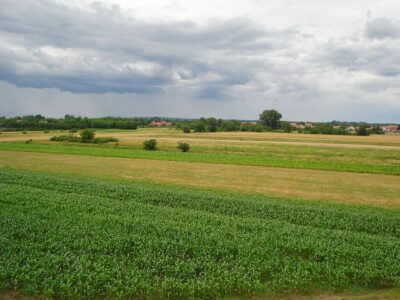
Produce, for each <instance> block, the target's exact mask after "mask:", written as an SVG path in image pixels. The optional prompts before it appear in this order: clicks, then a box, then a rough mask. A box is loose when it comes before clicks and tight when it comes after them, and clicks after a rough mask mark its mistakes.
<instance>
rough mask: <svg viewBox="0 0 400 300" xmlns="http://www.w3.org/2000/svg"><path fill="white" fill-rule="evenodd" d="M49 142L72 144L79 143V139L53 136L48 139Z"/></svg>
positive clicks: (69, 136)
mask: <svg viewBox="0 0 400 300" xmlns="http://www.w3.org/2000/svg"><path fill="white" fill-rule="evenodd" d="M50 141H52V142H72V143H78V142H80V138H78V137H77V136H71V135H60V136H53V137H51V138H50Z"/></svg>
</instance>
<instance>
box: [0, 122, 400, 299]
mask: <svg viewBox="0 0 400 300" xmlns="http://www.w3.org/2000/svg"><path fill="white" fill-rule="evenodd" d="M61 134H64V133H62V132H51V133H46V134H45V133H37V132H28V133H27V134H21V133H16V132H14V133H3V134H2V135H0V186H1V189H0V195H1V196H0V208H1V209H0V216H1V217H0V283H1V285H2V286H1V288H2V289H3V290H5V291H19V292H21V293H23V294H25V295H40V296H43V297H46V296H47V297H61V298H63V297H64V298H65V297H66V298H70V297H78V298H79V297H83V298H94V297H108V298H114V297H143V298H145V297H150V298H167V297H168V298H173V299H176V298H220V297H235V296H246V297H250V296H257V297H261V298H263V297H275V296H276V297H291V295H314V296H315V297H317V296H318V295H325V294H329V295H331V294H335V295H339V294H344V293H352V291H358V292H357V293H360V294H361V295H364V294H365V295H368V294H369V293H372V295H379V294H380V293H381V294H382V295H386V296H387V298H389V297H392V298H393V299H395V298H398V297H399V296H400V291H399V288H400V264H399V263H398V262H399V261H400V184H399V183H400V136H399V135H384V136H369V137H353V136H335V137H332V136H330V137H328V136H324V135H306V134H302V135H300V134H281V133H242V132H229V133H228V132H225V133H202V134H200V133H196V134H194V133H191V134H182V133H181V132H180V131H176V130H173V129H139V130H137V131H123V130H112V131H111V130H105V131H98V132H97V133H96V134H97V136H112V137H116V138H118V139H119V142H118V144H115V143H110V144H105V145H89V144H78V143H62V142H50V141H49V140H48V139H49V138H50V137H51V136H53V135H61ZM30 138H31V139H32V140H33V143H29V144H26V143H25V142H24V141H25V140H27V139H30ZM149 138H156V139H157V141H158V145H159V148H158V150H157V151H144V150H142V142H143V141H144V140H146V139H149ZM178 142H188V143H189V144H190V146H191V150H190V152H189V153H182V152H179V150H178V149H176V145H177V143H178ZM387 293H389V294H387ZM372 297H373V298H372V299H374V298H375V297H374V296H372ZM377 297H378V296H377ZM377 297H376V298H377Z"/></svg>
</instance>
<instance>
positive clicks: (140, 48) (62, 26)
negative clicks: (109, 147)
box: [0, 0, 400, 123]
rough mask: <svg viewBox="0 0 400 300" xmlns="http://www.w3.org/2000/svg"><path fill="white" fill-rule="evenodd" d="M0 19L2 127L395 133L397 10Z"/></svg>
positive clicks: (362, 4) (5, 7) (262, 5)
mask: <svg viewBox="0 0 400 300" xmlns="http://www.w3.org/2000/svg"><path fill="white" fill-rule="evenodd" d="M0 7H1V10H0V115H5V116H15V115H23V114H43V115H46V116H63V115H64V114H67V113H68V114H74V115H82V116H107V115H112V116H129V117H134V116H166V117H201V116H205V117H208V116H215V117H221V118H240V119H256V118H258V114H259V113H260V112H261V111H262V110H264V109H270V108H275V109H277V110H279V111H280V112H281V113H282V114H283V116H284V119H286V120H310V121H330V120H348V121H350V120H354V121H372V122H388V123H389V122H398V123H400V1H399V0H335V1H324V0H268V1H267V0H265V1H263V0H246V1H243V0H226V1H223V0H213V1H205V0H199V1H197V0H196V1H195V0H181V1H171V0H159V1H156V0H143V1H137V0H136V1H128V0H124V1H123V0H120V1H116V0H115V1H86V0H79V1H78V0H76V1H72V0H68V1H67V0H65V1H62V0H54V1H50V0H36V1H33V0H23V1H17V0H0Z"/></svg>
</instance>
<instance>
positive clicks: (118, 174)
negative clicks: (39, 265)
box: [0, 151, 400, 208]
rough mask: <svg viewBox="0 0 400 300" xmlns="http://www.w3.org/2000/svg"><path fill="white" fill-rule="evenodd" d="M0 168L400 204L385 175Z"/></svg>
mask: <svg viewBox="0 0 400 300" xmlns="http://www.w3.org/2000/svg"><path fill="white" fill-rule="evenodd" d="M0 167H10V168H17V169H27V170H36V171H44V172H50V173H55V174H75V175H80V176H89V177H99V178H103V179H110V180H124V181H130V180H134V181H137V180H143V181H149V182H154V183H165V184H174V185H185V186H194V187H203V188H213V189H222V190H232V191H239V192H246V193H257V194H264V195H277V196H290V197H295V198H302V199H305V200H307V199H315V200H327V201H335V202H344V203H357V204H368V205H375V206H381V207H392V208H400V184H399V183H400V177H399V176H390V175H375V174H354V173H346V172H333V171H316V170H299V169H287V168H267V167H254V166H243V165H242V166H241V165H221V164H209V163H192V162H174V161H160V160H148V159H130V158H116V157H94V156H83V155H65V154H45V153H32V152H13V151H0Z"/></svg>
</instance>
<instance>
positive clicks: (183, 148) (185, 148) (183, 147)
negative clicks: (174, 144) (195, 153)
mask: <svg viewBox="0 0 400 300" xmlns="http://www.w3.org/2000/svg"><path fill="white" fill-rule="evenodd" d="M178 149H180V150H181V151H182V152H188V151H189V149H190V146H189V144H188V143H178Z"/></svg>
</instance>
